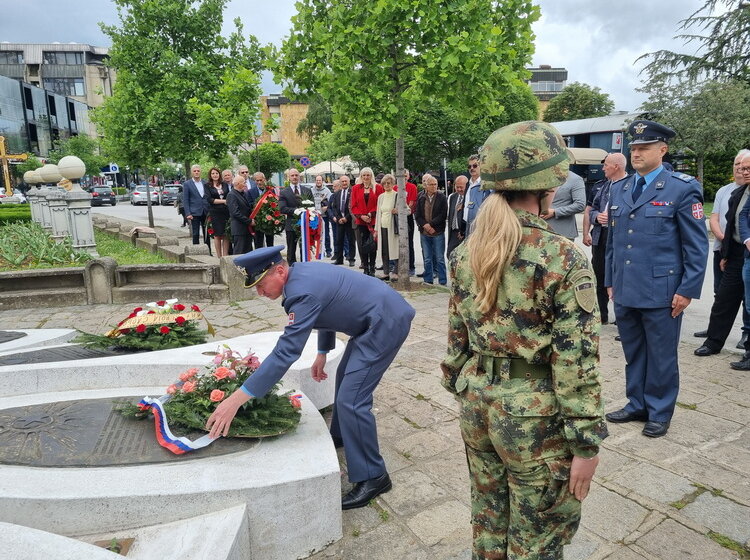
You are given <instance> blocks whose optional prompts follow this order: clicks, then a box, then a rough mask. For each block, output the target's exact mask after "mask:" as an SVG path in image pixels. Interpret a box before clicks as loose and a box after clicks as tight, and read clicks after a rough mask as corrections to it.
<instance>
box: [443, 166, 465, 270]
mask: <svg viewBox="0 0 750 560" xmlns="http://www.w3.org/2000/svg"><path fill="white" fill-rule="evenodd" d="M468 182H469V179H468V177H466V176H465V175H459V176H458V177H456V184H455V185H454V192H453V194H451V195H450V196H449V197H448V255H450V254H451V253H452V252H453V249H455V248H456V247H458V245H459V243H461V241H463V240H464V229H465V228H466V222H464V192H465V190H466V184H467V183H468Z"/></svg>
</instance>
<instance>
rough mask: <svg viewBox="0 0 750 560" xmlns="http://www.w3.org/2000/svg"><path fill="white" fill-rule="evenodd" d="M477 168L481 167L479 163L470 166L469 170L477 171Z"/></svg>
mask: <svg viewBox="0 0 750 560" xmlns="http://www.w3.org/2000/svg"><path fill="white" fill-rule="evenodd" d="M477 167H479V164H478V163H471V164H469V169H476V168H477Z"/></svg>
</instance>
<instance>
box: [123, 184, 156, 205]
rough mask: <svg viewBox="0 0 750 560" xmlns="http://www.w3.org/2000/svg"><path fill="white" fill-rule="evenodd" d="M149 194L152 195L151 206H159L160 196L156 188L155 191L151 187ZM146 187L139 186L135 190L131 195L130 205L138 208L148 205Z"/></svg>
mask: <svg viewBox="0 0 750 560" xmlns="http://www.w3.org/2000/svg"><path fill="white" fill-rule="evenodd" d="M149 191H150V192H149V193H148V194H150V195H151V197H150V198H151V204H158V202H159V195H158V194H157V192H156V188H155V187H154V188H153V189H152V188H151V187H149ZM146 196H147V193H146V185H138V186H137V187H136V188H135V189H133V192H132V194H131V195H130V204H132V205H133V206H138V205H139V204H148V199H147V198H146Z"/></svg>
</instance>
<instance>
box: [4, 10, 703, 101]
mask: <svg viewBox="0 0 750 560" xmlns="http://www.w3.org/2000/svg"><path fill="white" fill-rule="evenodd" d="M704 1H705V0H660V1H659V2H655V1H653V0H625V1H619V2H615V1H611V0H538V1H537V3H538V4H539V5H540V6H541V10H542V17H541V19H540V21H538V22H537V23H536V24H535V25H534V32H535V33H536V53H535V54H534V59H533V63H534V64H535V65H539V64H549V65H552V66H554V67H564V68H567V69H568V71H569V74H568V83H570V82H576V81H577V82H583V83H587V84H589V85H591V86H596V87H599V88H600V89H601V90H602V91H604V92H606V93H608V94H609V95H610V96H611V97H612V99H613V100H614V102H615V108H616V109H617V110H622V111H632V110H635V109H637V108H638V106H639V105H640V104H641V103H642V102H643V101H645V99H644V97H643V96H642V95H641V94H639V93H638V92H636V91H635V89H636V88H637V87H639V84H640V77H639V76H638V71H639V70H640V69H641V68H642V67H643V63H642V62H641V63H638V64H636V63H635V60H636V58H638V56H640V55H641V54H643V53H647V52H652V51H655V50H658V49H663V48H667V49H671V50H683V47H682V45H681V43H680V42H678V41H675V40H673V39H672V37H673V36H674V35H675V34H676V33H677V25H678V22H679V20H681V19H683V18H686V17H688V16H689V15H690V14H691V13H693V12H694V11H695V10H696V9H697V8H699V7H700V6H701V5H702V4H703V3H704ZM3 3H4V4H6V2H3ZM294 11H295V10H294V0H230V1H229V3H228V7H227V11H226V14H225V23H226V24H230V23H231V21H232V20H233V19H234V18H235V17H238V16H239V17H240V18H241V19H242V22H243V24H244V26H245V30H246V31H247V32H249V33H252V34H254V35H255V36H256V37H257V38H258V40H260V42H261V43H269V42H273V43H276V44H279V43H280V41H281V40H282V39H283V38H284V36H285V35H287V34H288V31H289V28H290V25H291V24H290V18H291V16H292V15H293V14H294ZM116 20H117V11H116V9H115V6H114V4H113V3H112V2H110V1H109V0H96V1H92V0H24V1H22V2H14V3H9V4H6V5H5V6H4V7H3V15H2V17H1V18H0V41H9V42H18V43H29V42H39V43H42V42H53V41H60V42H71V41H74V42H77V43H88V44H92V45H99V46H109V40H108V38H107V37H106V36H105V35H104V34H103V33H102V32H101V31H100V30H99V26H98V25H97V23H98V22H100V21H104V22H107V23H113V22H115V21H116ZM263 87H264V90H265V93H277V92H279V89H280V88H278V87H277V86H275V85H274V83H273V80H272V79H271V78H270V76H266V78H265V79H264V83H263Z"/></svg>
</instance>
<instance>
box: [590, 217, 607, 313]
mask: <svg viewBox="0 0 750 560" xmlns="http://www.w3.org/2000/svg"><path fill="white" fill-rule="evenodd" d="M607 231H608V230H607V229H605V228H602V234H601V236H600V237H599V244H598V245H592V246H591V266H592V268H593V269H594V276H596V301H597V302H598V303H599V313H601V317H602V323H605V322H606V323H608V322H609V308H608V305H609V295H607V288H605V287H604V258H605V255H606V254H607Z"/></svg>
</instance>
